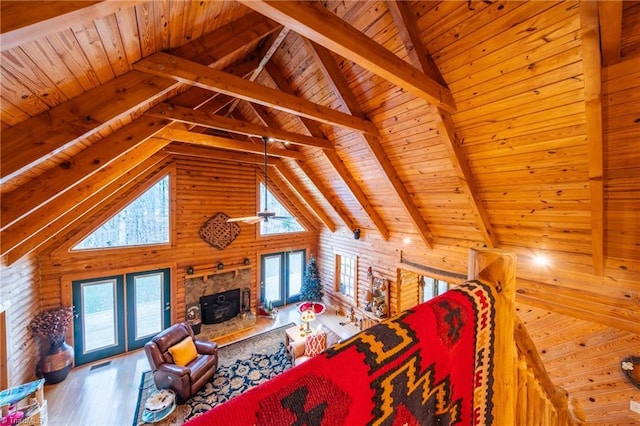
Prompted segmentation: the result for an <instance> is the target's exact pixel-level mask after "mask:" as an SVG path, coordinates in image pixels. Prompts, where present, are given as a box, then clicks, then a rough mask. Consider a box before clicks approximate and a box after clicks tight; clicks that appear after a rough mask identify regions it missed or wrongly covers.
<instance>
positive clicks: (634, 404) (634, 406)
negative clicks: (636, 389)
mask: <svg viewBox="0 0 640 426" xmlns="http://www.w3.org/2000/svg"><path fill="white" fill-rule="evenodd" d="M629 408H630V409H631V411H633V412H635V413H638V414H640V402H638V401H633V400H632V401H631V402H630V403H629Z"/></svg>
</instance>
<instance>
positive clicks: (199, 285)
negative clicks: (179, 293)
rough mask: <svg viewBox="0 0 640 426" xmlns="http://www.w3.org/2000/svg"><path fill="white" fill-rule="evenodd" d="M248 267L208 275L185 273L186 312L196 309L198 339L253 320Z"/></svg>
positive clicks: (247, 325)
mask: <svg viewBox="0 0 640 426" xmlns="http://www.w3.org/2000/svg"><path fill="white" fill-rule="evenodd" d="M250 288H251V270H250V269H249V268H247V269H237V270H230V271H229V272H216V273H215V274H211V275H199V276H194V277H189V276H188V275H187V276H186V279H185V302H186V310H185V312H187V313H189V312H193V311H194V310H195V312H198V316H197V319H200V320H202V327H201V333H200V334H199V335H198V338H200V339H214V338H215V337H218V336H223V335H225V334H229V333H233V332H236V331H239V330H242V329H245V328H248V327H251V326H252V325H254V324H255V322H256V317H255V315H253V314H251V312H250V300H251V290H250Z"/></svg>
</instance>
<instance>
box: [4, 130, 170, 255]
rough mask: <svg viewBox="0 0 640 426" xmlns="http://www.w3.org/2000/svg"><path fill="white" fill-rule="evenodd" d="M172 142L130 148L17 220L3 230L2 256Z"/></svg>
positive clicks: (149, 142) (151, 141) (151, 140)
mask: <svg viewBox="0 0 640 426" xmlns="http://www.w3.org/2000/svg"><path fill="white" fill-rule="evenodd" d="M168 143H169V141H167V140H165V139H160V138H154V137H151V138H149V139H147V140H146V141H144V143H140V144H138V145H137V146H136V147H135V148H133V149H131V150H129V151H127V152H126V153H125V154H124V155H122V156H120V157H118V158H117V159H116V160H115V161H112V162H111V163H109V164H108V165H106V166H105V167H103V168H102V169H101V170H100V173H94V174H93V175H91V176H90V177H89V178H88V179H85V180H84V181H82V182H80V183H79V184H77V185H75V186H74V187H73V188H70V189H69V190H68V191H67V193H66V194H65V196H63V197H57V198H56V199H54V200H52V201H51V202H49V203H47V204H46V205H44V206H42V207H40V208H38V209H37V210H35V211H33V212H31V213H30V214H29V215H28V216H25V217H23V218H22V219H20V220H18V221H17V222H14V224H13V225H11V226H9V227H8V228H6V229H4V230H2V232H1V233H0V255H4V254H5V253H8V252H9V251H11V250H13V249H14V248H15V247H16V246H18V245H19V244H21V243H22V242H24V241H26V240H27V239H29V237H30V236H31V235H33V234H35V233H37V232H40V230H42V229H43V228H44V227H46V226H48V225H49V224H51V223H53V222H54V221H55V220H56V219H57V218H58V217H60V216H61V215H63V214H65V213H66V212H68V211H69V210H71V209H73V208H75V207H76V206H77V205H78V204H79V203H81V202H82V201H83V200H84V199H86V198H88V197H90V196H91V195H92V194H94V193H95V192H97V191H100V190H101V189H102V188H104V187H105V186H107V185H109V184H110V183H111V182H113V181H114V180H117V179H118V178H119V177H120V176H122V174H124V173H126V172H127V171H129V170H131V169H133V168H134V167H136V166H137V165H138V164H141V163H143V162H144V161H145V160H146V159H147V158H149V157H151V156H153V155H154V154H155V153H156V152H157V151H159V150H160V149H162V148H163V147H164V146H165V145H167V144H168Z"/></svg>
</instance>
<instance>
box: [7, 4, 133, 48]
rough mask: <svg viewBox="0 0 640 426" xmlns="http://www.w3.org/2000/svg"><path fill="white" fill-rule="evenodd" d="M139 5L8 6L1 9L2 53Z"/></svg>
mask: <svg viewBox="0 0 640 426" xmlns="http://www.w3.org/2000/svg"><path fill="white" fill-rule="evenodd" d="M136 3H138V1H120V2H116V3H109V2H101V1H90V2H64V3H61V4H57V3H51V2H48V1H38V2H33V3H32V4H31V7H28V8H24V7H23V5H21V4H19V3H7V4H5V5H3V6H2V50H5V49H11V48H13V47H16V46H19V45H21V44H23V43H25V42H27V41H29V40H33V39H34V38H37V37H42V36H43V35H48V34H50V33H54V32H59V31H62V30H65V29H66V28H68V27H69V26H71V25H72V24H73V23H75V22H78V21H82V20H93V19H97V18H99V17H101V16H105V15H109V14H111V13H114V12H116V11H118V10H122V9H124V8H129V7H132V6H134V5H135V4H136Z"/></svg>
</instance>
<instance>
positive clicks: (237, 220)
mask: <svg viewBox="0 0 640 426" xmlns="http://www.w3.org/2000/svg"><path fill="white" fill-rule="evenodd" d="M256 219H262V218H260V217H258V216H244V217H232V218H229V219H227V222H247V221H248V220H256ZM253 223H255V222H253Z"/></svg>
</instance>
